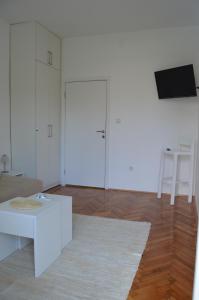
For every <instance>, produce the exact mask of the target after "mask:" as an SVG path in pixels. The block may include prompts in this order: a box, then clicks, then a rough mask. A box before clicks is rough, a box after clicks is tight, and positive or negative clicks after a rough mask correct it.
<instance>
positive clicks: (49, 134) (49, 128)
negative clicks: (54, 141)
mask: <svg viewBox="0 0 199 300" xmlns="http://www.w3.org/2000/svg"><path fill="white" fill-rule="evenodd" d="M48 137H51V125H50V124H48Z"/></svg>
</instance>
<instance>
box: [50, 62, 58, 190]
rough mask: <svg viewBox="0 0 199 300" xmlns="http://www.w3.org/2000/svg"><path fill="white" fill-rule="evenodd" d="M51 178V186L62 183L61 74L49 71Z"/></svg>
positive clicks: (52, 70)
mask: <svg viewBox="0 0 199 300" xmlns="http://www.w3.org/2000/svg"><path fill="white" fill-rule="evenodd" d="M49 123H50V125H51V137H50V138H49V169H50V170H49V177H50V179H51V185H52V186H53V185H57V184H59V182H60V72H59V71H57V70H54V69H52V68H50V70H49Z"/></svg>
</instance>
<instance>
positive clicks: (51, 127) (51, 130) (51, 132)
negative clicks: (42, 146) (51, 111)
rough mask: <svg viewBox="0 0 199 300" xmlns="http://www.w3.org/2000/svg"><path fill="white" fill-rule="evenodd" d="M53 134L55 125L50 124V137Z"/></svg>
mask: <svg viewBox="0 0 199 300" xmlns="http://www.w3.org/2000/svg"><path fill="white" fill-rule="evenodd" d="M52 136H53V125H52V124H51V125H50V137H52Z"/></svg>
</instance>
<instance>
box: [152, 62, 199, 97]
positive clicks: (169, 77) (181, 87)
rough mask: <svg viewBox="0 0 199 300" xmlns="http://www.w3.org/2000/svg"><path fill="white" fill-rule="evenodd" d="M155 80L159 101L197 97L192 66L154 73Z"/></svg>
mask: <svg viewBox="0 0 199 300" xmlns="http://www.w3.org/2000/svg"><path fill="white" fill-rule="evenodd" d="M155 80H156V85H157V90H158V97H159V99H169V98H184V97H195V96H197V92H196V83H195V76H194V69H193V65H186V66H181V67H177V68H172V69H167V70H162V71H158V72H155Z"/></svg>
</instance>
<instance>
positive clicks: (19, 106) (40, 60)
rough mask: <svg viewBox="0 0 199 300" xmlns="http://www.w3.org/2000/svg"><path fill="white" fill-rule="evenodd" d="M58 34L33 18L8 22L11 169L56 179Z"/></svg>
mask: <svg viewBox="0 0 199 300" xmlns="http://www.w3.org/2000/svg"><path fill="white" fill-rule="evenodd" d="M60 51H61V41H60V39H59V38H58V37H57V36H56V35H54V34H53V33H51V32H49V31H48V30H47V29H46V28H44V27H43V26H41V25H40V24H38V23H36V22H31V23H20V24H16V25H12V26H11V147H12V169H14V170H19V171H22V172H23V173H24V174H25V175H26V176H29V177H33V178H38V179H41V180H42V181H43V184H44V188H45V189H47V188H50V187H53V186H55V185H57V184H59V183H60V105H61V104H60V102H61V101H60V86H61V83H60V54H61V53H60Z"/></svg>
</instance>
